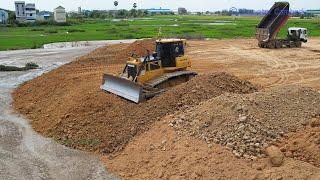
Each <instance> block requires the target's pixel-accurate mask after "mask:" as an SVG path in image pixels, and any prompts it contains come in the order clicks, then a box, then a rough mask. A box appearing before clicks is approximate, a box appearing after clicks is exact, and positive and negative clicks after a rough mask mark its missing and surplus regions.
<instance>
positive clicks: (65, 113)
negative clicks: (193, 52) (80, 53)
mask: <svg viewBox="0 0 320 180" xmlns="http://www.w3.org/2000/svg"><path fill="white" fill-rule="evenodd" d="M105 62H108V61H107V60H105V61H104V64H106V63H105ZM94 64H95V62H92V61H88V60H87V59H86V58H85V59H84V60H78V61H77V62H74V63H71V64H68V65H66V66H64V67H62V68H60V69H57V70H55V71H52V72H50V73H48V74H45V75H43V76H41V77H39V78H36V79H34V80H32V81H30V82H28V83H26V84H24V85H22V86H21V87H19V88H18V89H17V91H16V92H15V93H14V99H15V101H14V106H15V108H16V109H18V110H19V111H20V112H22V113H23V114H25V115H26V116H28V118H29V119H31V124H32V125H33V127H34V129H35V130H36V131H38V132H40V133H42V134H44V135H46V136H48V137H52V138H54V139H56V140H58V141H61V142H62V143H63V144H65V145H67V146H70V147H73V148H77V149H83V150H88V151H100V152H103V153H111V152H114V151H117V150H119V149H121V148H123V146H124V145H126V144H127V142H128V141H129V140H130V139H131V138H132V137H134V136H135V135H136V134H139V133H141V132H144V131H145V130H147V129H148V128H149V126H150V125H151V124H152V123H153V122H154V121H156V120H157V119H160V118H161V117H163V116H165V115H167V114H171V113H174V112H175V111H177V110H179V109H186V108H188V107H192V106H195V105H197V104H199V103H200V102H201V101H203V100H207V99H210V98H213V97H216V96H219V95H221V94H222V93H225V92H232V93H252V92H254V91H256V88H255V87H254V86H253V85H252V84H250V83H249V82H247V81H242V80H239V79H238V78H236V77H235V76H232V75H229V74H225V73H219V74H211V75H201V76H198V77H195V78H193V79H192V80H191V81H189V82H188V83H185V84H182V85H180V86H176V87H175V88H172V89H170V90H168V91H167V92H165V93H163V94H161V95H159V96H157V97H155V98H153V99H151V100H149V101H146V102H144V103H141V104H139V105H137V104H134V103H130V102H128V101H126V100H124V99H122V98H120V97H117V96H115V95H113V94H107V93H105V92H103V91H101V90H100V88H99V86H100V83H101V76H100V75H102V72H103V69H101V67H100V66H95V65H94ZM99 67H100V68H99ZM102 67H103V66H102ZM82 68H83V69H82ZM100 73H101V74H100Z"/></svg>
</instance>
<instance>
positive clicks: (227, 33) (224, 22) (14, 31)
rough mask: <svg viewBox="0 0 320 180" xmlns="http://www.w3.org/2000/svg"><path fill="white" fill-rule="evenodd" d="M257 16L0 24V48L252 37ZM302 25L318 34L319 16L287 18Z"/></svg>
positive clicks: (293, 24) (175, 17) (170, 17)
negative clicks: (24, 25)
mask: <svg viewBox="0 0 320 180" xmlns="http://www.w3.org/2000/svg"><path fill="white" fill-rule="evenodd" d="M260 19H261V17H221V16H152V17H149V18H140V19H139V18H137V19H129V20H112V19H106V20H97V19H86V20H84V21H83V22H79V23H76V24H73V25H72V26H34V27H0V50H8V49H25V48H38V47H41V46H42V45H43V44H47V43H52V42H63V41H87V40H114V39H134V38H146V37H157V36H158V32H159V28H160V27H161V32H162V36H164V37H205V38H218V39H222V38H236V37H253V36H254V33H255V26H256V25H257V24H258V22H259V21H260ZM294 26H295V27H297V26H298V27H306V28H308V29H309V36H320V31H319V29H320V19H289V21H288V23H287V24H286V25H285V27H284V28H283V29H282V31H281V33H280V36H285V34H286V28H288V27H294Z"/></svg>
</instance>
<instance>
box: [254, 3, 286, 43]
mask: <svg viewBox="0 0 320 180" xmlns="http://www.w3.org/2000/svg"><path fill="white" fill-rule="evenodd" d="M289 7H290V4H289V3H288V2H276V3H275V4H274V5H273V6H272V8H271V9H270V10H269V12H268V13H267V14H266V15H265V16H264V17H263V19H262V20H261V22H260V23H259V24H258V26H257V29H256V38H257V39H258V41H259V42H267V41H270V40H272V39H275V38H276V36H277V34H278V32H279V31H280V29H281V28H282V27H283V25H284V24H285V23H286V22H287V20H288V18H289Z"/></svg>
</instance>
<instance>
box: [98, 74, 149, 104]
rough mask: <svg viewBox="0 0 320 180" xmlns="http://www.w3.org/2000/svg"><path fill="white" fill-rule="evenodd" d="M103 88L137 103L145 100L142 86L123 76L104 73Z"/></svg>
mask: <svg viewBox="0 0 320 180" xmlns="http://www.w3.org/2000/svg"><path fill="white" fill-rule="evenodd" d="M101 89H103V90H105V91H107V92H109V93H113V94H116V95H118V96H120V97H123V98H125V99H127V100H130V101H133V102H135V103H139V102H140V101H141V100H143V95H142V92H143V88H142V86H140V85H139V84H137V83H135V82H132V81H130V80H127V79H124V78H121V77H116V76H112V75H108V74H104V76H103V83H102V85H101Z"/></svg>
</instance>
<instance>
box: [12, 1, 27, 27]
mask: <svg viewBox="0 0 320 180" xmlns="http://www.w3.org/2000/svg"><path fill="white" fill-rule="evenodd" d="M14 5H15V10H16V11H15V13H16V20H17V21H19V22H24V21H26V7H25V6H26V5H25V2H24V1H15V2H14Z"/></svg>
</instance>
